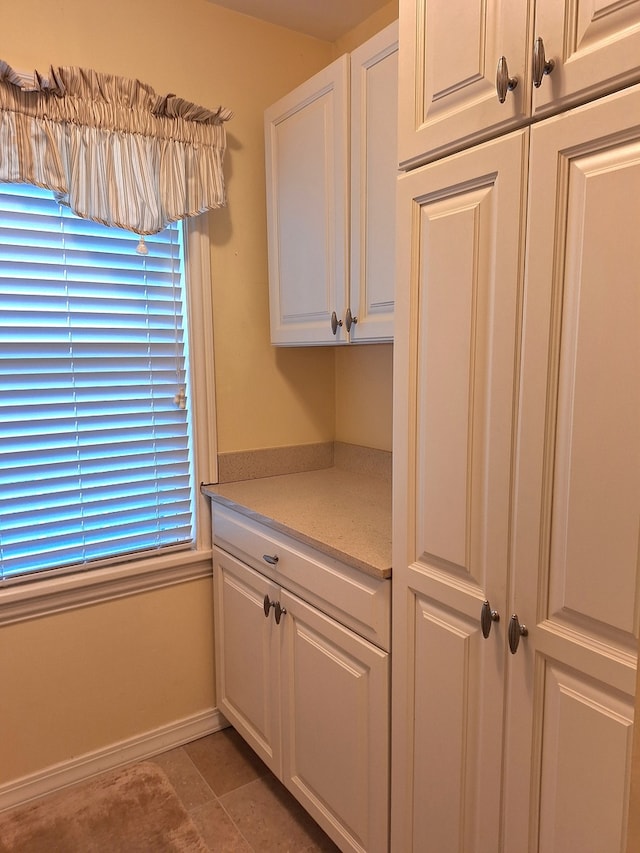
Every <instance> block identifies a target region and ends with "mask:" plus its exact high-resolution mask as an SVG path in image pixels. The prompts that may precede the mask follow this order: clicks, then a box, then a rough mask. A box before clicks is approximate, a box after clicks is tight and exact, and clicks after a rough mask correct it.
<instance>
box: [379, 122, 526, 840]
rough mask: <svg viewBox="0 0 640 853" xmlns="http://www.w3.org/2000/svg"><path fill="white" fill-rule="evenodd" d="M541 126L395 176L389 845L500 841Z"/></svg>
mask: <svg viewBox="0 0 640 853" xmlns="http://www.w3.org/2000/svg"><path fill="white" fill-rule="evenodd" d="M527 140H528V131H517V132H516V133H514V134H511V135H509V136H506V137H503V138H501V139H499V140H497V141H493V142H489V143H485V144H483V145H480V146H477V147H476V148H474V149H471V150H469V151H465V152H463V153H461V154H456V155H453V156H451V157H448V158H446V159H444V160H441V161H438V162H437V163H433V164H430V165H428V166H424V167H423V168H421V169H418V170H416V171H414V172H412V173H410V174H408V175H405V176H403V177H401V178H400V179H399V190H398V219H397V227H398V235H399V236H398V290H397V301H396V310H397V312H398V314H397V317H398V324H397V327H396V329H397V332H398V334H397V336H396V342H395V344H394V360H395V365H394V394H395V404H394V416H395V420H394V436H395V439H394V441H395V443H394V508H393V512H394V523H393V543H394V544H393V566H394V576H393V584H394V588H393V593H394V594H393V608H394V610H393V644H392V648H393V658H394V667H393V685H392V701H393V710H392V722H393V733H392V755H393V770H392V773H393V777H392V778H393V782H392V843H391V847H392V850H394V851H395V850H398V851H400V850H401V851H403V853H409V851H415V853H496V851H497V850H498V849H499V838H500V791H501V783H502V760H503V704H504V668H505V656H506V634H505V628H506V625H507V623H508V618H507V617H508V614H507V610H506V603H507V586H508V572H509V518H510V483H511V466H512V446H513V441H512V438H513V436H512V432H513V429H514V422H513V409H514V405H513V401H514V393H515V387H516V361H517V359H516V354H517V347H518V314H519V305H520V298H521V285H522V272H521V267H522V264H521V259H522V251H523V243H522V241H523V239H524V237H523V229H522V228H521V204H522V193H523V191H524V189H525V187H526V162H527V160H526V154H527ZM485 601H487V602H488V605H484V602H485ZM483 607H484V608H485V610H487V613H486V615H487V617H488V619H487V620H486V622H485V624H484V630H483V620H482V613H483ZM491 611H496V612H495V613H494V614H493V616H494V618H493V619H492V618H491V615H492V614H491ZM496 617H499V620H498V619H497V618H496ZM485 634H486V635H487V636H485Z"/></svg>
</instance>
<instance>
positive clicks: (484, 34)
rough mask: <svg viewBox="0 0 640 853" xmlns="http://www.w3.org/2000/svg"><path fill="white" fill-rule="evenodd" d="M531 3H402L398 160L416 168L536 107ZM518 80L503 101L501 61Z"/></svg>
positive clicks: (508, 124) (466, 0) (455, 0)
mask: <svg viewBox="0 0 640 853" xmlns="http://www.w3.org/2000/svg"><path fill="white" fill-rule="evenodd" d="M531 7H532V0H447V2H442V0H401V1H400V66H399V86H400V88H399V92H400V94H399V112H398V117H399V137H398V146H399V160H400V165H401V168H405V169H406V168H411V167H413V166H415V165H416V164H419V163H424V162H427V161H429V160H433V159H435V158H437V157H441V156H442V155H443V154H446V153H448V152H449V151H454V150H456V149H460V148H463V147H468V146H470V145H472V144H474V143H476V142H478V141H479V140H482V139H486V138H487V137H489V136H495V135H497V134H498V133H500V132H502V131H504V130H505V129H508V128H509V127H514V126H516V125H517V124H518V123H520V122H522V121H523V120H524V119H525V118H526V116H527V115H528V114H529V110H530V105H531V86H530V80H531V70H530V64H531V61H530V55H531V54H530V49H529V47H528V45H527V33H528V31H529V17H530V12H529V9H530V8H531ZM502 56H504V57H505V59H506V63H507V68H508V76H509V77H512V78H517V85H516V87H515V89H513V91H508V92H507V94H506V98H505V100H504V103H500V101H499V100H498V95H497V91H496V76H497V67H498V60H499V59H500V57H502Z"/></svg>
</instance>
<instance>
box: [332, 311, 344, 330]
mask: <svg viewBox="0 0 640 853" xmlns="http://www.w3.org/2000/svg"><path fill="white" fill-rule="evenodd" d="M341 325H342V320H338V315H337V314H336V312H335V311H332V312H331V331H332V332H333V334H334V335H335V334H336V333H337V331H338V326H341Z"/></svg>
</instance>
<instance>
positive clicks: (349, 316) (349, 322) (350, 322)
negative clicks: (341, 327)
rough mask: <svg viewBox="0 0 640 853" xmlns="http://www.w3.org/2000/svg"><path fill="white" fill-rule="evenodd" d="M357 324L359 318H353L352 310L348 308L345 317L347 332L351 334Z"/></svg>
mask: <svg viewBox="0 0 640 853" xmlns="http://www.w3.org/2000/svg"><path fill="white" fill-rule="evenodd" d="M357 322H358V318H357V317H354V316H353V314H352V313H351V308H347V313H346V314H345V317H344V324H345V326H346V327H347V332H350V331H351V327H352V326H355V325H356V323H357Z"/></svg>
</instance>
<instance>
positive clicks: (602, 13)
mask: <svg viewBox="0 0 640 853" xmlns="http://www.w3.org/2000/svg"><path fill="white" fill-rule="evenodd" d="M533 36H534V43H535V41H536V40H537V39H538V38H540V39H542V44H543V46H544V55H545V59H546V60H549V59H550V60H552V61H553V63H554V67H553V70H552V71H551V73H550V74H548V75H545V76H544V77H543V79H542V83H541V84H540V86H539V88H534V89H533V107H532V109H533V114H534V115H544V114H547V113H550V112H559V111H560V110H563V109H566V108H567V107H568V106H571V105H572V104H576V103H584V102H586V101H588V100H592V99H593V98H596V97H599V96H601V95H603V94H606V93H608V92H612V91H614V90H616V89H620V88H622V87H623V86H626V85H628V84H629V83H633V82H634V81H636V80H638V79H640V0H627V1H626V2H623V3H620V2H617V0H572V2H568V0H565V2H558V0H537V2H536V13H535V25H534V31H533Z"/></svg>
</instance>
